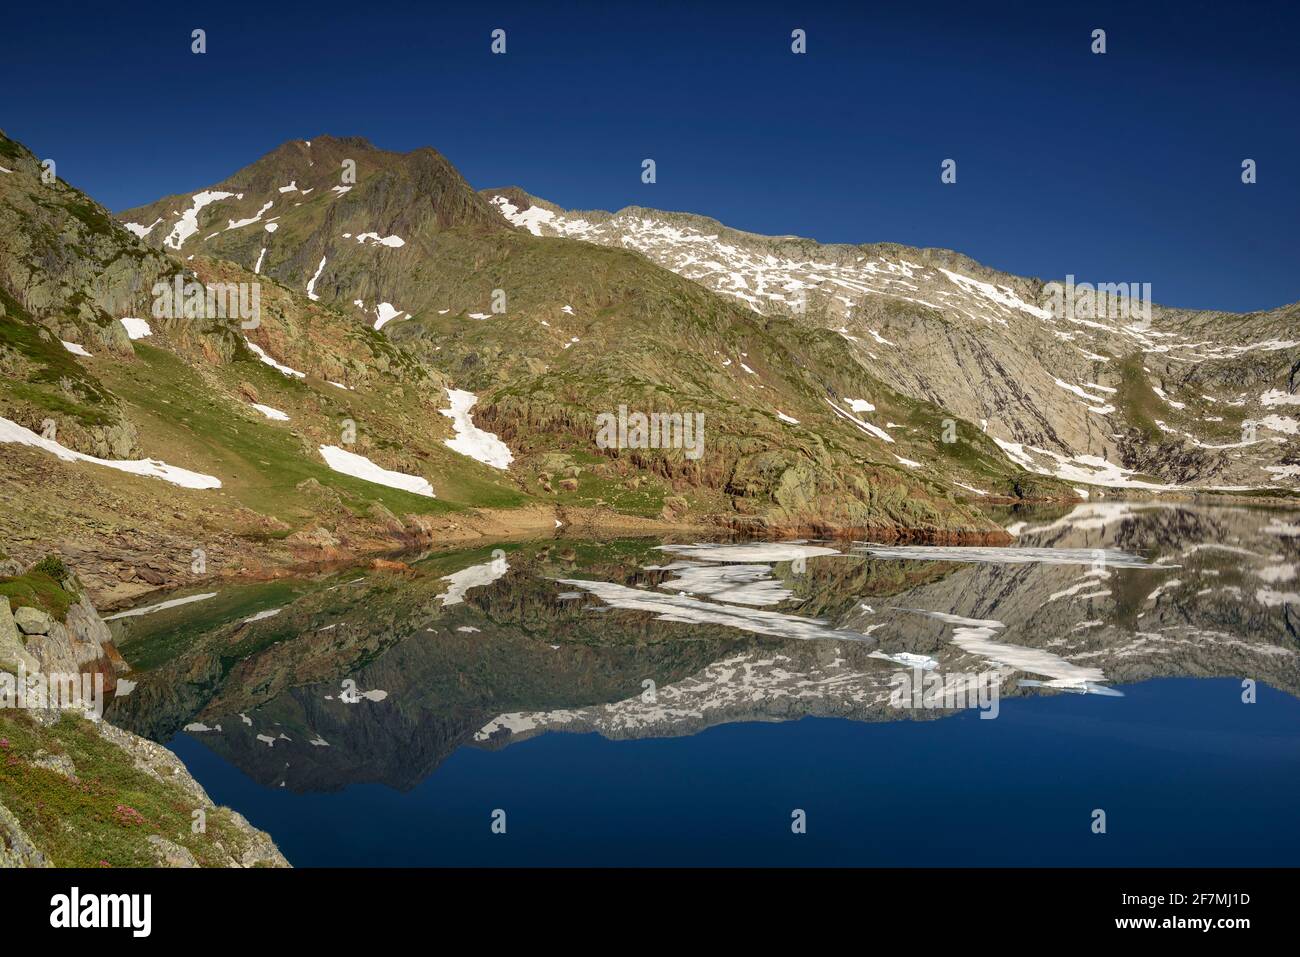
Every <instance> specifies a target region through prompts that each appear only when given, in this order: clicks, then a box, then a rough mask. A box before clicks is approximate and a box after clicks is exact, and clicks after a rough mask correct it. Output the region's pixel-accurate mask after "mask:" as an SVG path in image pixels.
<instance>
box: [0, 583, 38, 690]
mask: <svg viewBox="0 0 1300 957" xmlns="http://www.w3.org/2000/svg"><path fill="white" fill-rule="evenodd" d="M19 665H22V666H23V667H24V668H26V669H27V671H28V673H31V672H33V671H37V670H39V669H40V662H38V661H37V660H36V658H35V656H34V655H32V653H31V652H29V651H28V650H27V648H26V646H25V645H24V644H23V639H22V635H21V634H20V633H19V631H18V625H17V623H16V622H15V621H14V616H13V614H12V613H11V612H10V611H9V599H8V598H7V597H5V596H4V595H0V668H4V669H6V670H12V671H15V672H16V671H17V670H18V666H19Z"/></svg>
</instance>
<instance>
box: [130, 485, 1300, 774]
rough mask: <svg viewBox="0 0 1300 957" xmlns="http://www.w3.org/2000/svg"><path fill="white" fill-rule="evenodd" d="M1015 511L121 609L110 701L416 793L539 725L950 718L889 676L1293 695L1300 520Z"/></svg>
mask: <svg viewBox="0 0 1300 957" xmlns="http://www.w3.org/2000/svg"><path fill="white" fill-rule="evenodd" d="M1006 525H1007V526H1008V528H1009V530H1011V531H1012V532H1013V534H1015V535H1016V539H1015V542H1014V544H1013V545H1011V546H1009V547H1006V548H1001V549H999V548H970V549H961V548H938V547H934V548H927V547H922V546H916V547H897V546H890V547H883V546H875V545H872V544H870V543H849V542H824V541H817V542H813V541H803V542H783V543H761V544H746V545H727V544H719V543H712V544H707V545H704V546H700V545H698V544H697V543H689V542H688V543H680V544H674V543H669V544H664V543H662V542H659V541H650V540H640V539H639V540H621V541H612V542H609V543H598V542H585V541H573V540H566V539H557V540H554V541H548V542H536V543H526V544H519V543H501V544H499V545H498V546H496V547H495V548H486V549H480V550H476V551H474V552H468V553H466V552H461V553H456V554H441V555H434V556H429V557H425V558H423V559H421V560H418V561H417V560H414V559H411V560H409V561H410V569H409V570H401V569H398V570H391V571H382V572H368V573H365V574H364V575H363V576H362V577H358V573H356V572H353V573H351V574H345V575H340V576H336V577H335V578H331V579H329V580H321V581H319V582H314V583H311V584H310V585H307V586H304V587H302V588H301V589H300V590H299V592H298V593H295V594H294V595H292V596H291V597H290V599H289V600H288V601H286V602H285V603H284V604H282V605H280V606H279V607H278V611H277V612H276V613H275V614H273V615H271V614H266V613H263V615H262V616H259V615H258V614H256V613H255V614H246V613H245V612H246V611H247V610H248V609H247V605H246V604H244V605H241V604H239V603H238V602H235V601H234V599H233V597H232V598H230V600H228V601H225V602H223V601H222V596H218V597H217V598H209V599H208V600H205V601H196V602H192V603H188V604H179V605H175V606H173V607H169V608H164V609H161V610H157V611H150V613H148V614H142V615H135V616H124V617H122V618H120V619H118V620H117V621H115V622H114V623H113V624H114V628H115V629H116V630H117V633H118V639H119V641H120V647H121V649H122V651H123V654H124V655H125V656H126V657H127V659H128V660H129V661H131V662H132V663H133V664H137V665H138V664H140V663H141V662H146V663H147V667H145V668H143V669H142V670H140V671H139V672H138V673H137V675H135V676H133V677H135V678H137V679H138V681H139V685H138V687H137V688H136V690H135V691H134V692H133V693H132V694H131V695H130V696H129V697H125V698H119V699H117V700H115V701H114V702H113V704H112V706H111V708H110V712H109V718H110V720H112V721H113V722H114V723H117V724H121V725H123V726H126V727H129V728H131V729H133V730H136V731H138V732H139V733H142V734H146V735H148V736H151V737H153V738H155V739H157V740H160V741H166V740H169V739H170V738H171V737H172V736H173V735H174V734H176V733H178V732H181V731H182V730H187V731H188V733H191V734H194V735H195V736H196V737H198V739H199V740H200V741H201V742H202V743H203V744H204V745H205V746H207V747H208V748H210V749H212V750H213V751H214V752H216V753H218V754H219V755H221V756H222V757H224V758H225V759H226V760H227V761H229V762H230V763H232V764H233V765H235V766H236V767H238V768H239V769H241V770H242V771H243V772H244V773H245V774H247V775H248V776H250V777H251V778H252V779H253V780H255V781H257V782H259V783H261V784H264V785H267V786H272V787H285V788H288V789H290V790H293V791H298V792H313V791H333V790H338V789H341V788H344V787H346V786H348V785H350V784H354V783H358V782H378V783H382V784H386V785H388V786H390V787H393V788H396V789H399V790H408V789H411V788H413V787H414V786H415V785H417V784H418V783H419V782H420V781H422V780H423V779H424V778H426V777H427V776H428V775H429V774H431V773H433V772H434V771H435V769H436V768H437V767H438V765H439V763H440V762H441V761H443V760H444V759H445V758H446V757H447V756H448V755H450V754H451V753H452V752H454V751H455V750H456V749H458V748H461V747H466V746H469V747H481V748H499V747H505V746H508V745H509V744H511V743H512V742H515V741H519V740H521V739H525V738H528V737H531V736H534V735H538V734H542V733H545V732H548V731H552V732H595V733H598V734H601V735H604V736H606V737H609V738H614V739H618V738H632V737H662V736H675V735H689V734H694V733H696V732H698V731H700V730H702V729H704V728H708V727H711V726H714V725H718V724H723V723H728V722H737V721H784V720H792V719H797V718H799V717H802V716H805V715H818V716H833V717H841V718H847V719H852V720H855V721H897V720H916V719H935V718H942V717H944V716H945V715H950V714H952V713H953V712H952V710H951V709H949V708H946V707H938V708H933V709H919V710H918V709H911V708H900V707H898V706H897V702H896V701H891V692H893V690H894V688H895V687H896V686H897V684H898V682H899V681H900V673H903V672H908V673H913V674H915V675H917V676H920V675H922V674H934V675H935V676H936V679H935V680H938V679H940V678H942V677H943V676H945V675H950V676H951V675H975V676H984V677H986V678H987V679H988V680H991V681H992V682H994V683H995V684H996V686H997V689H998V692H999V694H1000V695H1001V697H1002V698H1004V699H1008V698H1014V697H1017V696H1024V695H1044V694H1047V695H1050V694H1055V693H1058V692H1078V693H1088V694H1093V695H1097V696H1099V700H1097V701H1096V702H1095V703H1094V706H1095V707H1096V708H1100V709H1105V708H1106V707H1107V705H1108V702H1107V701H1106V700H1103V699H1104V697H1105V696H1107V695H1113V694H1117V693H1123V692H1122V691H1117V690H1116V686H1123V685H1129V684H1134V683H1136V682H1140V681H1143V680H1145V679H1148V678H1154V677H1173V676H1179V677H1238V678H1243V679H1244V678H1250V679H1254V680H1256V681H1258V682H1263V683H1266V684H1268V685H1271V686H1273V687H1276V688H1278V689H1281V690H1283V691H1285V692H1287V693H1289V694H1291V695H1300V659H1298V658H1297V626H1298V625H1300V594H1297V591H1298V590H1300V585H1298V584H1297V574H1298V572H1300V525H1298V524H1297V523H1296V521H1295V520H1294V518H1292V517H1290V516H1287V515H1285V514H1281V513H1277V512H1269V511H1263V510H1255V509H1249V508H1219V507H1206V506H1193V505H1171V504H1165V503H1156V502H1136V503H1120V502H1117V503H1096V504H1088V505H1082V506H1078V507H1074V508H1064V509H1057V510H1055V511H1053V512H1039V513H1036V514H1030V513H1024V512H1021V513H1017V514H1015V515H1010V514H1009V515H1008V517H1007V519H1006ZM230 591H231V592H232V593H233V592H237V591H238V589H231V590H230ZM215 606H220V607H215ZM236 608H240V609H241V610H240V611H238V612H236V611H235V609H236ZM177 634H184V635H186V636H188V637H187V640H186V641H184V642H178V641H177V640H176V638H175V636H176V635H177ZM177 645H179V647H176V646H177Z"/></svg>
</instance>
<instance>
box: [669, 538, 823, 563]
mask: <svg viewBox="0 0 1300 957" xmlns="http://www.w3.org/2000/svg"><path fill="white" fill-rule="evenodd" d="M657 547H658V549H659V551H661V552H672V553H673V554H674V555H681V556H682V557H683V558H689V559H692V560H694V561H702V562H792V561H794V560H796V559H799V558H818V557H820V556H823V555H839V554H841V553H840V552H839V551H838V550H837V549H834V548H827V547H826V546H824V545H805V544H802V543H799V542H741V543H739V544H735V545H710V544H695V545H659V546H657Z"/></svg>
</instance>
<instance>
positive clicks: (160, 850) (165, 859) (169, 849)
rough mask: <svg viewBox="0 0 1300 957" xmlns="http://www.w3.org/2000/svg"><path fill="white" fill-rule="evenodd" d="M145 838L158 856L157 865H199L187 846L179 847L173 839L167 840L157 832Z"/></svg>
mask: <svg viewBox="0 0 1300 957" xmlns="http://www.w3.org/2000/svg"><path fill="white" fill-rule="evenodd" d="M146 840H147V841H148V842H149V845H150V847H152V848H153V852H154V854H155V855H156V856H157V858H158V866H159V867H198V866H199V862H198V861H196V860H195V859H194V855H193V854H191V853H190V851H189V848H185V847H181V846H180V845H179V844H177V843H176V842H175V841H169V840H167V838H165V837H162V836H160V835H158V834H150V835H149V837H148V838H147V839H146Z"/></svg>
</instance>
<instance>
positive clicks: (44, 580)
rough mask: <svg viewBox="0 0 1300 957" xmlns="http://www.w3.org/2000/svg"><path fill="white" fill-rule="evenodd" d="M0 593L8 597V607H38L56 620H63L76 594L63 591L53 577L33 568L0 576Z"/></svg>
mask: <svg viewBox="0 0 1300 957" xmlns="http://www.w3.org/2000/svg"><path fill="white" fill-rule="evenodd" d="M0 595H4V596H6V597H7V598H8V599H9V607H10V608H22V607H24V606H27V607H31V608H39V609H41V610H42V611H44V612H48V613H49V615H50V616H51V617H53V618H54V619H55V620H56V621H64V620H65V619H66V618H67V616H68V609H69V608H70V607H72V604H73V602H75V601H76V596H74V595H70V594H68V593H67V592H66V591H64V590H63V586H62V585H60V584H59V583H58V582H56V581H55V580H54V579H53V578H51V577H50V576H49V575H47V574H45V573H44V572H41V571H36V570H34V569H33V570H32V571H29V572H27V573H26V574H23V575H18V576H15V577H10V578H0Z"/></svg>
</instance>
